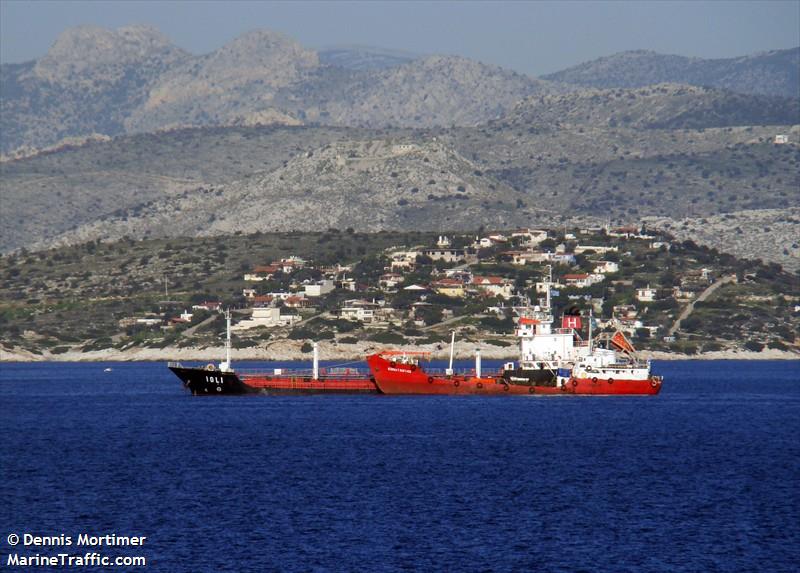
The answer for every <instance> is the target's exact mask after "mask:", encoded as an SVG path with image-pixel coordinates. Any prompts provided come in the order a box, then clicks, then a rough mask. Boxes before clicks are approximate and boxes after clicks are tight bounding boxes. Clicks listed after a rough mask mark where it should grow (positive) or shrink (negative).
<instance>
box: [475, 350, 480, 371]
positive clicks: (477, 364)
mask: <svg viewBox="0 0 800 573" xmlns="http://www.w3.org/2000/svg"><path fill="white" fill-rule="evenodd" d="M475 377H476V378H480V377H481V349H480V348H476V349H475Z"/></svg>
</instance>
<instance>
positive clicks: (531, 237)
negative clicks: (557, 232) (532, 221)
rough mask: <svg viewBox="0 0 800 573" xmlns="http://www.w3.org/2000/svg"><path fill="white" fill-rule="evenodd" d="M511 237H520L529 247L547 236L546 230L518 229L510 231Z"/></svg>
mask: <svg viewBox="0 0 800 573" xmlns="http://www.w3.org/2000/svg"><path fill="white" fill-rule="evenodd" d="M511 237H512V238H515V237H522V244H523V245H526V246H529V247H530V246H534V245H538V244H539V243H541V242H542V241H544V240H545V239H546V238H547V231H542V230H539V229H519V230H517V231H514V232H513V233H511Z"/></svg>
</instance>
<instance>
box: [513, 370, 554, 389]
mask: <svg viewBox="0 0 800 573" xmlns="http://www.w3.org/2000/svg"><path fill="white" fill-rule="evenodd" d="M503 380H505V381H507V382H508V383H509V384H517V385H519V386H555V385H556V374H555V372H553V371H552V370H548V369H545V368H542V369H539V368H515V369H514V370H504V371H503Z"/></svg>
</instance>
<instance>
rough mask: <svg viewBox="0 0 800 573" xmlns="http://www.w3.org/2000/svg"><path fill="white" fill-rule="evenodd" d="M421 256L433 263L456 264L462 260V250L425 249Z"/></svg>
mask: <svg viewBox="0 0 800 573" xmlns="http://www.w3.org/2000/svg"><path fill="white" fill-rule="evenodd" d="M422 254H423V255H425V256H428V257H430V258H431V259H432V260H434V261H444V262H446V263H457V262H458V261H460V260H461V259H463V258H464V250H463V249H426V250H424V251H422Z"/></svg>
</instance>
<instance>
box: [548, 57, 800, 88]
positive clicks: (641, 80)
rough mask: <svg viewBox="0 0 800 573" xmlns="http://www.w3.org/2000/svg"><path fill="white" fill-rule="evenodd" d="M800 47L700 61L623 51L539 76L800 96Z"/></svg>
mask: <svg viewBox="0 0 800 573" xmlns="http://www.w3.org/2000/svg"><path fill="white" fill-rule="evenodd" d="M799 76H800V48H792V49H789V50H775V51H771V52H764V53H760V54H753V55H750V56H743V57H740V58H726V59H703V58H687V57H684V56H671V55H665V54H657V53H656V52H651V51H646V50H636V51H630V52H621V53H619V54H614V55H613V56H608V57H605V58H598V59H596V60H592V61H591V62H586V63H583V64H579V65H577V66H574V67H571V68H567V69H566V70H562V71H560V72H556V73H554V74H549V75H546V76H543V79H547V80H550V81H554V82H562V83H568V84H574V85H578V86H584V87H594V88H635V87H641V86H647V85H652V84H661V83H677V84H690V85H695V86H710V87H716V88H723V89H727V90H731V91H735V92H739V93H746V94H764V95H781V96H786V97H795V98H796V97H798V96H800V77H799Z"/></svg>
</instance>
